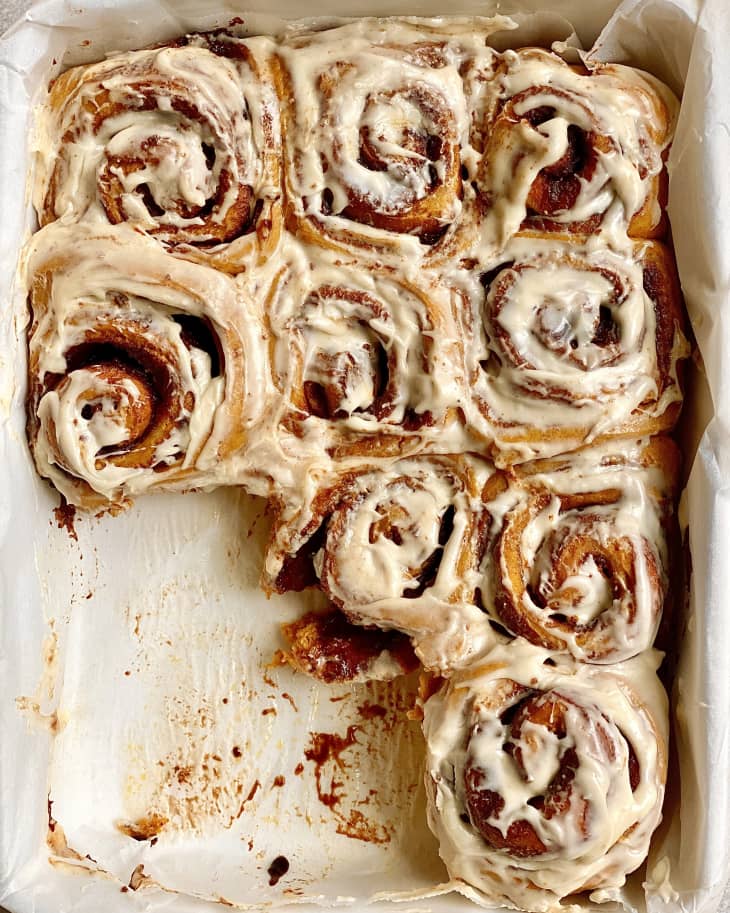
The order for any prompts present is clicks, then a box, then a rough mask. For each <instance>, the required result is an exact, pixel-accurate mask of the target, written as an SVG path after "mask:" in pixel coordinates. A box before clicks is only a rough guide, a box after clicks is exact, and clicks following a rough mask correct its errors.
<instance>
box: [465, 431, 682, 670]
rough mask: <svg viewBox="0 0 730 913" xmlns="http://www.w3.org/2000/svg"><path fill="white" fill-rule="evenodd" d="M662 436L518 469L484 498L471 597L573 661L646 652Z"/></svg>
mask: <svg viewBox="0 0 730 913" xmlns="http://www.w3.org/2000/svg"><path fill="white" fill-rule="evenodd" d="M678 463H679V459H678V455H677V451H676V447H675V446H674V444H673V443H672V442H671V441H670V440H669V439H666V438H664V439H657V440H655V441H652V442H651V443H649V444H648V445H646V446H645V445H643V443H642V442H636V444H634V445H633V446H631V447H629V446H626V445H625V446H624V447H622V448H621V450H620V451H618V450H617V449H616V448H615V445H614V448H613V450H611V448H603V452H601V450H600V449H599V450H598V452H597V453H596V451H595V450H592V451H587V452H585V453H582V454H577V455H574V456H573V458H572V459H570V460H568V461H565V462H563V463H560V461H553V462H552V463H550V461H544V462H543V464H542V465H539V464H538V465H537V466H533V467H532V468H531V470H522V471H521V472H520V474H519V477H518V478H516V479H513V480H512V481H511V483H510V484H505V488H504V490H503V492H502V493H500V495H498V496H497V497H496V498H494V499H492V501H491V502H490V503H489V504H488V505H487V510H488V512H489V514H490V517H491V529H490V534H489V538H488V546H487V549H486V552H485V560H484V562H483V564H482V570H483V578H482V581H481V584H480V597H481V601H482V604H483V605H484V607H485V608H486V609H487V610H488V611H489V612H490V613H491V614H492V616H493V617H494V618H495V619H496V620H498V621H499V622H500V623H501V624H503V625H504V626H505V627H506V628H507V629H508V630H509V631H510V632H511V633H513V634H515V635H519V636H521V637H524V638H525V639H526V640H528V641H530V642H532V643H534V644H537V645H539V646H542V647H546V648H549V649H552V650H566V649H567V650H568V651H570V653H572V654H573V656H574V657H575V658H576V659H578V660H583V661H588V662H594V663H614V662H621V661H622V660H625V659H628V658H630V657H632V656H635V655H636V654H637V653H640V652H641V651H642V650H646V649H649V648H650V647H651V645H652V643H653V642H654V638H655V636H656V633H657V629H658V627H659V621H660V618H661V613H662V608H663V605H664V599H665V596H666V593H667V583H668V568H669V562H668V552H667V535H666V530H667V526H668V522H669V516H670V515H671V498H672V495H673V493H674V491H675V489H676V480H677V469H678Z"/></svg>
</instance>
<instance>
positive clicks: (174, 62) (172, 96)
mask: <svg viewBox="0 0 730 913" xmlns="http://www.w3.org/2000/svg"><path fill="white" fill-rule="evenodd" d="M272 46H273V45H272V42H271V41H270V40H269V39H266V38H256V39H247V40H245V41H244V40H241V39H235V38H233V37H231V36H226V35H225V34H219V35H217V36H216V35H214V34H211V35H208V36H190V37H189V38H187V39H181V40H180V41H179V42H178V43H177V45H176V46H172V47H162V48H156V49H150V50H144V51H134V52H129V53H126V54H117V55H115V56H113V57H111V58H109V59H108V60H105V61H101V62H100V63H97V64H93V65H92V66H83V67H76V68H75V69H72V70H68V71H67V72H65V73H63V74H62V75H61V76H59V77H58V79H56V80H55V81H54V82H53V84H52V86H51V88H50V91H49V96H48V100H47V103H46V105H45V106H44V107H43V109H42V112H43V113H42V116H41V119H40V123H39V125H38V146H39V149H40V152H39V154H38V171H39V175H38V180H37V182H36V187H35V194H34V202H35V206H36V209H37V211H38V214H39V218H40V222H41V224H42V225H46V224H48V223H50V222H52V221H54V220H56V219H61V220H62V221H63V222H64V223H66V224H67V223H70V222H79V221H81V222H85V223H90V224H95V225H97V226H102V225H104V224H113V225H118V224H121V223H130V224H132V225H134V226H135V227H136V228H139V229H142V230H144V231H145V232H147V233H148V234H150V235H152V236H154V237H155V238H157V239H158V240H160V241H161V242H163V243H164V244H165V245H166V246H167V247H169V248H170V249H171V250H172V251H173V252H174V253H176V254H179V255H183V256H186V257H188V258H193V259H203V260H206V261H207V262H210V263H212V265H215V266H217V267H220V268H222V269H226V270H230V271H233V272H238V271H240V270H242V269H245V268H246V266H247V265H248V264H250V263H251V262H255V261H257V260H258V259H259V258H261V257H262V256H264V255H266V254H270V253H271V251H272V250H273V249H274V248H275V246H276V243H277V241H278V237H279V233H280V230H281V200H280V197H281V189H280V138H279V119H278V106H277V100H276V96H275V93H274V89H273V83H272V80H271V77H270V74H269V64H268V59H269V56H270V54H271V47H272Z"/></svg>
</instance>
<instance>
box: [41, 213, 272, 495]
mask: <svg viewBox="0 0 730 913" xmlns="http://www.w3.org/2000/svg"><path fill="white" fill-rule="evenodd" d="M26 270H27V276H28V285H29V289H30V303H31V308H32V312H33V324H32V327H31V333H30V352H29V374H30V392H29V400H28V408H29V416H28V430H29V438H30V441H31V446H32V449H33V453H34V456H35V460H36V465H37V467H38V470H39V472H40V474H41V475H42V476H45V477H46V478H48V479H50V480H51V481H52V482H53V484H54V485H55V486H56V488H57V489H58V491H59V492H60V493H61V494H62V495H63V496H64V497H65V498H66V500H67V501H68V502H70V503H72V504H77V505H79V506H82V507H86V508H90V509H97V508H104V507H109V506H114V505H121V504H124V503H125V502H126V500H127V499H128V498H129V497H131V496H133V495H136V494H139V493H141V492H143V491H146V490H148V489H152V488H172V487H174V488H190V487H194V486H202V485H212V484H215V480H216V473H217V472H219V471H220V467H221V465H222V464H223V463H224V462H225V461H226V460H227V459H228V458H229V457H231V456H232V455H233V454H234V453H236V452H237V451H239V450H240V449H241V448H242V447H244V445H245V443H246V438H247V433H248V429H249V428H250V427H251V425H252V424H253V422H254V421H255V420H256V419H257V417H258V415H259V413H260V410H261V409H262V407H263V399H264V396H263V395H262V393H261V391H262V389H264V388H263V382H264V376H265V374H264V369H263V364H264V358H265V352H264V351H262V349H263V346H262V341H263V340H262V331H261V327H260V325H259V324H258V323H257V321H256V319H255V317H254V314H253V311H252V309H251V307H250V306H249V305H248V304H247V303H246V301H245V299H244V298H243V297H242V292H241V290H240V289H239V288H237V287H236V285H235V284H234V282H233V281H232V280H231V279H229V278H228V277H227V276H225V275H224V274H222V273H218V272H216V271H215V270H210V269H207V268H206V267H203V266H200V265H198V264H195V263H188V262H186V261H183V260H178V259H176V258H174V257H170V256H169V255H168V254H165V253H164V252H163V251H162V250H161V249H160V247H159V245H157V244H156V243H155V242H154V241H152V240H151V239H149V238H144V237H143V236H140V235H139V234H138V233H137V232H134V231H132V230H131V229H130V228H128V227H126V226H118V227H117V228H116V229H106V230H105V231H103V232H100V233H95V232H93V231H91V230H90V229H88V228H84V227H81V226H75V227H68V228H62V227H59V226H56V225H54V226H51V227H49V228H47V229H44V230H42V231H41V232H39V233H38V234H37V235H36V236H35V238H34V240H33V243H32V245H31V247H30V250H29V251H28V255H27V261H26Z"/></svg>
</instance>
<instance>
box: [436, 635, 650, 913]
mask: <svg viewBox="0 0 730 913" xmlns="http://www.w3.org/2000/svg"><path fill="white" fill-rule="evenodd" d="M657 659H658V655H657V654H654V653H652V652H651V651H649V652H647V653H644V654H642V655H641V656H640V657H636V658H635V659H633V660H630V661H628V662H626V663H623V664H619V665H616V666H613V667H611V668H610V669H609V668H598V667H595V666H586V665H583V664H580V663H574V662H573V661H571V660H568V659H567V658H566V657H563V656H553V655H551V654H550V653H549V652H548V651H546V650H543V649H540V648H537V647H533V646H531V645H530V644H527V643H525V642H524V641H515V642H514V643H512V644H509V645H508V646H498V647H496V648H495V649H494V650H493V651H492V652H491V653H490V654H489V655H488V656H487V657H485V658H483V659H482V660H480V661H479V662H478V664H475V665H473V666H472V667H470V668H466V669H463V670H460V671H457V672H456V673H455V674H454V676H453V677H452V678H451V679H450V680H449V681H448V682H446V683H445V684H444V685H442V687H441V688H440V690H438V691H437V692H436V694H435V695H433V696H432V697H430V698H429V699H428V700H427V701H426V702H425V706H424V724H423V725H424V733H425V736H426V743H427V759H426V771H427V772H426V787H427V793H428V802H429V805H428V820H429V824H430V827H431V829H432V830H433V832H434V833H435V834H436V836H437V837H438V839H439V843H440V853H441V856H442V858H443V859H444V862H445V863H446V866H447V868H448V870H449V874H450V875H451V877H452V878H453V879H456V880H457V881H460V882H462V883H466V885H468V886H470V888H471V889H472V893H473V895H474V894H475V895H477V896H478V898H479V899H481V900H482V901H490V900H491V901H493V902H494V901H496V902H502V903H504V902H508V903H509V904H510V905H512V904H515V905H517V906H518V907H519V908H520V909H523V910H528V911H533V910H534V911H547V910H552V909H554V908H556V907H557V906H558V905H559V901H560V900H561V899H562V898H564V897H566V896H567V895H570V894H573V893H577V892H579V891H589V890H595V889H597V888H610V887H618V886H621V885H622V884H624V882H625V880H626V876H627V874H629V873H630V872H632V871H634V869H636V868H637V867H638V866H639V865H640V864H641V862H642V861H643V860H644V858H645V856H646V853H647V850H648V846H649V840H650V838H651V834H652V832H653V831H654V829H655V827H656V826H657V824H658V823H659V820H660V816H661V804H662V799H663V794H664V784H665V779H666V765H667V744H666V742H667V702H666V695H665V694H664V692H663V690H662V688H661V685H660V683H659V681H658V679H657V678H656V675H655V672H654V670H655V668H656V664H657ZM467 891H468V889H467Z"/></svg>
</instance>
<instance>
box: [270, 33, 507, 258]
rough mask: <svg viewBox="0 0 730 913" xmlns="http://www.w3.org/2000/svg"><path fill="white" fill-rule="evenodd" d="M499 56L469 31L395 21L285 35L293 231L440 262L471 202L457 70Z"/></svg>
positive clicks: (465, 115) (465, 110) (465, 118)
mask: <svg viewBox="0 0 730 913" xmlns="http://www.w3.org/2000/svg"><path fill="white" fill-rule="evenodd" d="M367 25H370V26H371V27H370V28H369V29H367V28H366V26H367ZM480 38H481V41H480V40H479V39H480ZM343 46H344V47H346V51H345V52H343ZM493 57H494V54H493V52H491V51H490V50H489V49H488V48H487V47H486V45H485V40H484V36H483V35H479V34H477V33H474V30H473V29H472V30H471V32H470V34H468V35H467V30H466V29H465V30H463V34H452V35H449V34H448V30H447V29H446V28H444V30H443V32H442V33H441V34H439V33H438V31H437V30H435V29H431V30H429V28H428V25H427V24H424V26H423V28H421V29H418V28H414V27H413V26H411V25H409V24H408V23H407V22H405V21H399V20H394V21H392V22H391V23H389V27H388V28H387V29H384V28H382V27H380V28H373V27H372V23H367V21H365V24H364V23H363V22H360V23H355V24H353V25H349V26H344V27H342V28H339V29H333V30H330V31H327V32H320V33H316V34H313V35H312V34H305V35H303V36H301V35H300V36H296V35H295V36H294V37H293V38H290V39H289V40H288V41H286V42H284V43H283V45H282V46H281V47H280V48H279V50H278V58H279V61H280V82H281V85H280V96H281V97H282V98H283V99H286V100H287V103H286V104H285V107H284V112H283V122H284V128H285V131H284V132H285V136H286V153H287V154H286V159H287V162H288V163H289V164H288V167H287V172H286V173H287V181H286V186H287V197H288V214H289V223H290V226H291V227H292V230H293V231H295V232H296V233H297V234H298V235H300V236H301V237H303V238H305V239H306V240H308V241H314V242H317V243H319V244H324V245H325V246H330V247H335V248H342V247H346V248H347V247H349V248H352V247H354V248H358V249H359V250H360V251H361V252H366V251H368V250H370V251H374V252H375V253H377V254H379V255H381V256H382V255H383V254H387V253H395V254H397V255H399V256H402V255H404V253H405V252H407V254H408V256H410V257H412V258H414V259H416V260H419V259H424V258H425V259H429V258H431V259H433V258H435V257H436V256H437V255H439V254H443V253H444V252H445V251H447V250H448V249H449V245H450V243H451V241H452V239H453V236H454V235H455V233H456V232H458V230H459V227H460V225H461V223H462V221H463V214H464V207H465V205H468V202H469V200H473V199H474V191H473V189H472V188H471V187H470V186H469V185H467V186H466V187H464V185H463V179H462V172H463V169H462V165H463V161H462V149H465V150H466V147H467V146H468V142H469V131H470V111H469V105H468V102H467V99H466V97H465V94H464V84H463V81H462V77H461V75H460V69H461V68H464V67H471V69H472V70H475V69H479V68H483V69H484V70H487V71H488V70H489V68H490V67H491V61H492V58H493ZM465 193H466V197H467V199H466V200H465ZM419 242H420V243H419Z"/></svg>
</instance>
